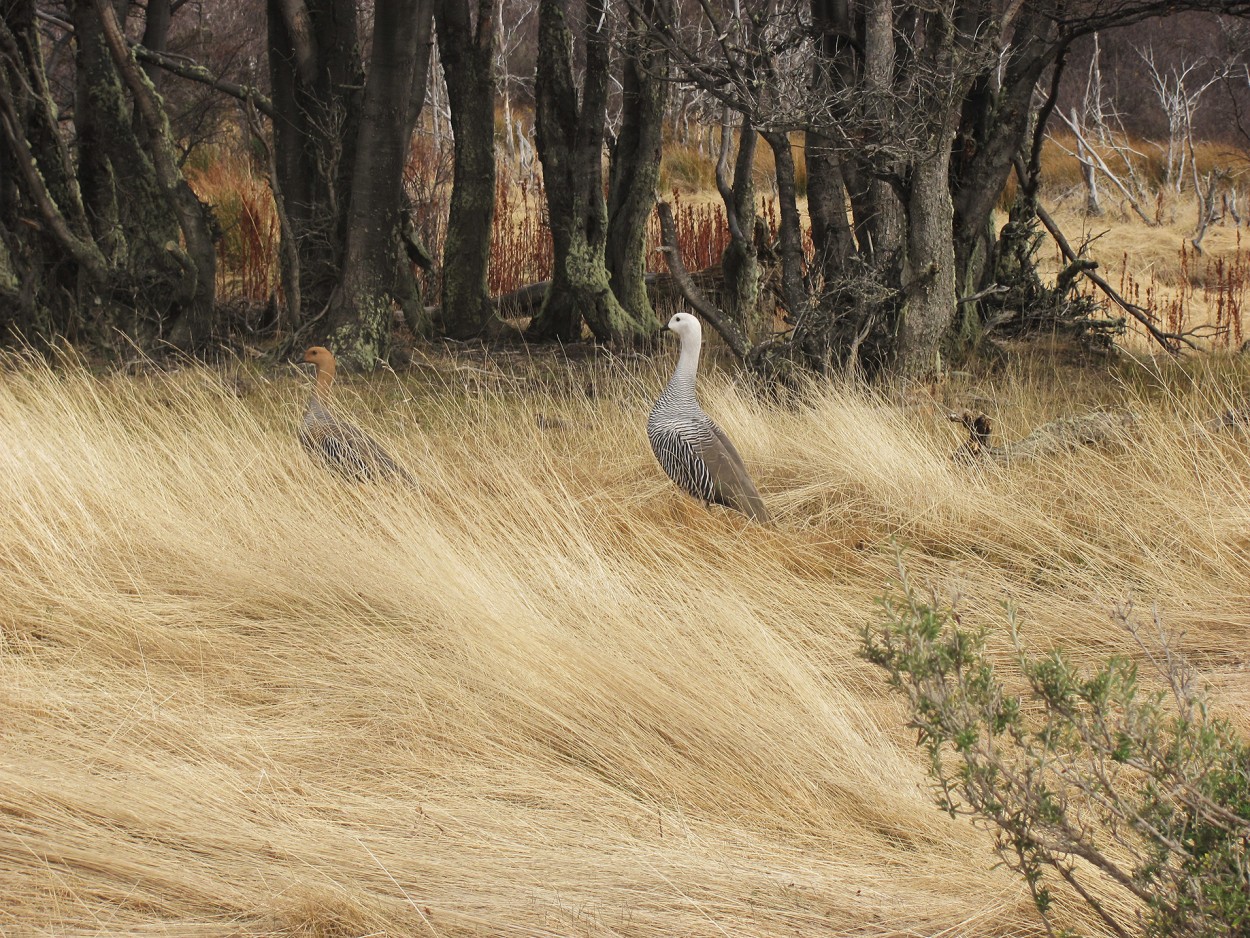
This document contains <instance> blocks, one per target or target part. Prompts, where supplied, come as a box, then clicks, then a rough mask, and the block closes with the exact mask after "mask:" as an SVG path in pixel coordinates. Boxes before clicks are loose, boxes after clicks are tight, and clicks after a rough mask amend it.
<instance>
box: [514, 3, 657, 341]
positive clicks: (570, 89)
mask: <svg viewBox="0 0 1250 938" xmlns="http://www.w3.org/2000/svg"><path fill="white" fill-rule="evenodd" d="M566 3H567V0H540V3H539V7H538V73H537V76H536V79H535V88H534V91H535V114H536V116H535V123H536V131H537V138H538V156H539V159H540V160H541V161H542V165H543V184H544V188H545V189H546V193H547V209H548V215H549V217H550V223H551V235H552V242H553V246H554V249H555V252H554V253H555V257H554V264H553V266H554V270H553V273H552V278H551V289H550V290H549V291H548V293H547V299H546V300H545V301H544V303H543V307H542V309H541V310H540V311H539V313H538V315H537V316H535V317H534V319H533V321H532V322H531V323H530V327H529V331H528V334H529V336H530V337H531V338H535V339H545V340H550V339H558V340H560V341H562V342H571V341H574V340H576V339H578V338H580V336H581V322H582V318H583V317H585V320H586V323H587V325H589V326H590V329H591V332H593V333H594V335H595V338H596V339H598V340H599V341H600V342H604V343H608V344H612V345H629V344H633V343H635V342H639V341H642V340H644V339H646V338H648V337H649V335H650V330H649V329H647V328H646V326H645V324H644V323H640V322H639V321H638V320H637V319H635V318H634V317H632V316H630V315H629V313H627V312H626V311H625V310H624V309H623V308H622V307H621V304H620V303H619V302H618V301H617V299H616V295H615V294H614V293H613V292H612V288H611V286H610V282H609V278H608V269H607V264H606V260H605V246H606V241H607V222H608V218H607V215H608V211H607V205H606V203H605V201H604V197H603V167H602V159H603V131H604V121H605V118H606V109H607V97H608V39H609V36H608V30H609V21H608V17H607V15H606V13H607V11H606V9H605V8H604V5H603V0H587V3H586V6H585V21H584V23H583V34H584V35H585V37H586V64H585V77H584V79H583V84H582V93H581V102H580V106H579V103H578V94H577V88H576V85H575V84H574V79H573V63H572V59H571V56H570V52H571V48H572V36H571V33H570V30H569V27H568V23H567V20H566V17H567V10H566Z"/></svg>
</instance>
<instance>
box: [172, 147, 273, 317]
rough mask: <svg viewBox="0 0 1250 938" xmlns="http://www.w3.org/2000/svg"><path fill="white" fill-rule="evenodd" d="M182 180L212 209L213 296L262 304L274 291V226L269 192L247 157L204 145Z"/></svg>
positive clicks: (260, 173) (226, 149) (235, 151)
mask: <svg viewBox="0 0 1250 938" xmlns="http://www.w3.org/2000/svg"><path fill="white" fill-rule="evenodd" d="M187 181H188V183H189V184H190V185H191V187H192V188H193V189H194V190H195V193H196V195H197V196H198V197H199V198H200V199H201V200H202V201H204V202H206V203H208V204H209V205H211V206H212V207H213V212H214V214H215V216H216V220H217V225H218V227H219V228H220V230H221V239H220V240H219V241H218V242H217V295H218V297H219V298H220V299H222V300H243V301H246V302H248V303H254V304H259V303H265V302H268V301H269V298H270V297H271V296H272V295H273V293H274V291H275V290H277V289H278V279H279V277H278V238H279V225H278V216H277V212H276V211H275V209H274V203H273V193H272V192H271V191H270V189H269V185H268V183H267V181H266V179H265V174H264V173H263V172H262V171H258V170H257V169H256V167H255V166H254V165H253V164H252V162H251V160H250V159H249V158H248V157H247V155H246V153H244V152H242V151H239V150H237V149H236V148H233V147H221V146H213V147H207V148H205V149H204V150H203V152H200V153H199V154H198V155H197V159H196V160H195V161H194V162H192V163H191V164H190V166H189V168H188V172H187Z"/></svg>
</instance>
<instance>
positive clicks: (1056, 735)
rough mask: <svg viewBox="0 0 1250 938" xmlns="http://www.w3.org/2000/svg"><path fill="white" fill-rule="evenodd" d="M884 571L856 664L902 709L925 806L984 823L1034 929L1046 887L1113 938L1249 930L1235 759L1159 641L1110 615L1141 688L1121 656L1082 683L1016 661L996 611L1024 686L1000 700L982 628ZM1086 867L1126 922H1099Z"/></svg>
mask: <svg viewBox="0 0 1250 938" xmlns="http://www.w3.org/2000/svg"><path fill="white" fill-rule="evenodd" d="M899 572H900V584H901V586H900V590H899V593H898V594H896V595H895V596H893V597H890V598H887V599H885V600H883V601H882V609H883V611H884V615H883V617H882V619H881V621H879V622H877V623H874V624H871V625H868V626H866V627H865V629H864V631H863V648H862V654H863V655H864V657H866V658H867V659H868V660H869V661H871V662H873V663H874V664H877V665H880V666H881V667H882V668H884V669H885V671H886V672H887V674H888V676H889V682H890V685H891V686H892V687H894V688H895V689H896V690H898V691H899V692H901V693H902V694H903V695H904V696H905V697H906V698H907V700H908V702H909V703H910V709H911V719H910V724H909V725H910V726H912V727H914V728H915V729H916V730H917V731H918V733H919V743H918V744H919V745H922V746H924V748H925V749H926V751H927V752H928V755H929V758H930V773H931V776H932V778H933V779H934V781H935V782H936V784H937V798H938V804H939V805H940V806H941V807H942V808H943V809H944V810H946V811H948V812H949V813H951V814H952V815H954V814H956V813H965V814H970V815H972V816H973V817H975V818H978V819H980V820H983V821H986V822H988V823H989V824H990V825H991V826H992V828H993V829H994V832H995V847H996V849H997V851H998V853H999V855H1000V856H1001V857H1002V858H1003V860H1004V862H1005V863H1006V864H1007V865H1008V866H1009V867H1010V868H1012V869H1014V870H1016V871H1017V872H1019V873H1020V874H1021V875H1022V876H1023V877H1024V879H1025V881H1026V882H1027V883H1028V886H1029V888H1030V890H1031V891H1032V894H1033V898H1034V900H1035V902H1036V904H1037V908H1038V911H1039V913H1040V914H1041V917H1042V920H1043V922H1044V924H1045V926H1046V929H1047V932H1048V933H1049V934H1052V935H1053V934H1055V932H1054V927H1053V923H1052V914H1051V913H1052V908H1051V904H1052V892H1051V885H1050V883H1051V882H1052V881H1053V877H1054V876H1057V877H1058V879H1059V880H1060V881H1062V882H1063V883H1064V884H1066V886H1067V887H1069V888H1070V889H1071V890H1072V892H1073V893H1075V895H1076V896H1079V897H1080V899H1081V900H1082V901H1084V902H1085V903H1086V904H1088V905H1089V906H1090V907H1091V908H1092V909H1093V910H1094V911H1095V912H1096V913H1097V914H1098V915H1099V916H1100V918H1101V919H1102V921H1103V922H1104V923H1105V924H1106V925H1107V927H1108V929H1109V930H1110V931H1111V932H1112V933H1113V934H1116V935H1121V936H1128V935H1131V934H1134V933H1136V932H1138V931H1139V928H1140V930H1142V931H1144V933H1145V934H1146V935H1150V936H1180V935H1183V936H1229V938H1232V936H1244V935H1247V934H1250V879H1248V877H1250V873H1248V864H1250V849H1248V840H1250V747H1248V746H1247V745H1246V743H1245V741H1244V740H1242V739H1241V738H1239V736H1238V735H1237V734H1236V732H1235V731H1234V730H1233V729H1232V727H1230V726H1229V725H1228V723H1227V722H1226V721H1224V720H1222V719H1218V718H1216V717H1214V716H1212V715H1211V713H1210V712H1209V711H1208V709H1207V706H1206V702H1205V700H1204V698H1203V695H1202V693H1201V692H1200V691H1199V690H1198V689H1197V688H1196V687H1195V677H1194V674H1193V671H1192V670H1191V669H1190V667H1189V665H1188V664H1187V662H1186V661H1185V659H1184V658H1183V657H1182V656H1181V655H1179V654H1178V653H1177V652H1176V651H1175V650H1174V649H1172V648H1171V647H1170V646H1169V644H1168V640H1167V638H1166V637H1165V636H1164V634H1163V632H1162V630H1161V629H1157V639H1151V640H1150V641H1147V640H1145V639H1144V638H1143V637H1142V627H1141V624H1140V622H1139V621H1138V620H1137V619H1136V618H1134V616H1133V613H1132V610H1131V608H1128V609H1122V610H1118V611H1117V612H1116V614H1115V617H1116V619H1117V620H1118V621H1119V622H1120V624H1121V625H1123V626H1124V628H1126V629H1127V630H1128V631H1129V632H1130V634H1131V635H1132V636H1133V638H1134V639H1135V640H1136V641H1137V643H1138V645H1139V647H1140V648H1141V650H1142V652H1143V654H1144V656H1145V660H1146V661H1148V662H1149V663H1150V665H1151V666H1152V669H1153V670H1154V671H1156V672H1157V674H1158V677H1159V681H1158V682H1157V689H1151V688H1150V687H1147V686H1146V685H1145V684H1144V683H1143V682H1141V681H1140V680H1139V676H1138V667H1137V665H1136V664H1135V663H1134V662H1133V661H1132V660H1130V659H1129V658H1127V657H1113V658H1110V659H1108V660H1107V661H1106V662H1105V663H1102V664H1100V665H1099V666H1097V667H1096V668H1094V669H1093V671H1092V672H1086V671H1084V670H1082V669H1081V668H1079V667H1077V666H1076V665H1075V664H1073V663H1072V661H1071V660H1069V658H1068V657H1067V656H1066V655H1065V654H1063V653H1062V652H1059V651H1056V652H1052V653H1050V654H1048V655H1045V656H1044V657H1040V658H1039V657H1033V656H1031V655H1029V654H1028V653H1027V652H1026V651H1025V650H1024V647H1023V645H1022V643H1021V641H1020V635H1019V631H1018V628H1017V620H1016V616H1015V614H1014V612H1013V611H1012V610H1010V609H1008V610H1007V614H1006V615H1007V622H1008V625H1009V626H1010V631H1011V636H1012V639H1013V642H1014V644H1015V661H1016V664H1017V665H1018V667H1019V669H1020V671H1021V674H1022V676H1023V679H1024V682H1025V684H1026V685H1027V691H1026V692H1025V693H1024V694H1023V695H1021V696H1015V695H1013V694H1010V693H1008V692H1007V691H1006V689H1005V688H1004V685H1003V682H1002V681H1001V680H1000V677H999V675H998V673H997V672H996V670H995V668H994V667H993V666H992V665H991V664H990V663H989V662H988V661H987V659H986V656H985V637H986V636H985V632H984V630H976V629H969V628H966V627H964V625H963V624H962V622H961V620H960V617H959V615H958V614H957V613H956V612H955V611H954V609H952V608H949V607H943V606H941V605H940V604H939V603H938V602H936V600H930V601H923V600H922V599H920V598H919V597H918V595H917V593H916V592H915V590H914V589H913V588H912V586H911V585H910V583H909V582H908V579H907V575H906V571H905V570H904V569H903V567H902V565H901V564H900V567H899ZM1152 623H1153V625H1154V626H1156V627H1157V626H1158V625H1159V620H1158V618H1157V616H1156V617H1154V618H1153V619H1152ZM1091 869H1092V870H1097V871H1098V872H1099V873H1101V874H1102V875H1103V876H1104V877H1105V878H1106V880H1109V881H1110V882H1111V883H1114V884H1115V885H1114V886H1112V887H1110V888H1112V889H1116V888H1118V889H1120V890H1122V891H1123V892H1125V893H1126V894H1127V895H1129V896H1131V897H1132V898H1133V900H1134V901H1135V902H1136V904H1138V905H1139V907H1140V910H1141V915H1140V917H1139V921H1138V922H1137V923H1132V922H1125V921H1121V920H1119V919H1117V918H1116V917H1115V916H1113V915H1112V914H1111V913H1110V912H1109V911H1108V908H1107V906H1106V905H1105V904H1104V902H1103V901H1102V900H1100V899H1099V897H1098V895H1097V894H1096V893H1095V892H1094V891H1092V890H1091V889H1090V888H1089V886H1088V885H1087V879H1088V876H1089V873H1090V871H1091Z"/></svg>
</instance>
